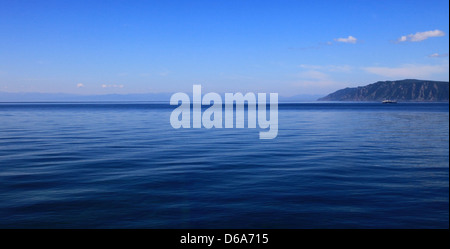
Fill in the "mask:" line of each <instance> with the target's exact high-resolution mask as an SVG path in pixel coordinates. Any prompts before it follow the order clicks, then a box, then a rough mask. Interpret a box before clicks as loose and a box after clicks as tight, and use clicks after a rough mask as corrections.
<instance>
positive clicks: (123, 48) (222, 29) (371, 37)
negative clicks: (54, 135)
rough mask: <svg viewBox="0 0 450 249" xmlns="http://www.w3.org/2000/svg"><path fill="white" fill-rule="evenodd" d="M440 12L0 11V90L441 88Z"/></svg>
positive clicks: (271, 5) (191, 7)
mask: <svg viewBox="0 0 450 249" xmlns="http://www.w3.org/2000/svg"><path fill="white" fill-rule="evenodd" d="M448 5H449V2H448V1H441V0H427V1H414V0H404V1H395V0H389V1H385V0H380V1H373V0H371V1H369V0H358V1H336V0H329V1H325V0H322V1H320V0H319V1H300V0H298V1H246V0H236V1H234V0H227V1H225V0H222V1H215V0H209V1H187V0H186V1H80V0H79V1H50V0H45V1H22V0H15V1H9V0H1V1H0V91H3V92H49V93H56V92H61V93H77V94H103V93H105V94H107V93H123V94H125V93H149V92H180V91H181V92H191V91H192V85H193V84H202V86H203V91H205V92H206V91H208V92H209V91H215V92H237V91H241V92H278V93H279V94H280V95H285V96H290V95H296V94H327V93H329V92H332V91H335V90H337V89H340V88H344V87H352V86H359V85H366V84H369V83H373V82H376V81H379V80H399V79H405V78H418V79H429V80H445V81H448V79H449V71H448V64H449V60H448V48H449V6H448Z"/></svg>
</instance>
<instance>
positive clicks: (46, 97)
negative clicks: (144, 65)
mask: <svg viewBox="0 0 450 249" xmlns="http://www.w3.org/2000/svg"><path fill="white" fill-rule="evenodd" d="M188 94H189V93H188ZM171 96H172V94H171V93H142V94H104V95H77V94H67V93H8V92H0V102H108V101H111V102H113V101H158V102H167V103H168V102H169V101H170V97H171ZM322 96H323V95H308V94H304V95H295V96H292V97H284V96H279V97H278V101H279V102H312V101H316V100H317V99H318V98H320V97H322ZM222 97H223V96H222Z"/></svg>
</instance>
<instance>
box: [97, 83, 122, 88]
mask: <svg viewBox="0 0 450 249" xmlns="http://www.w3.org/2000/svg"><path fill="white" fill-rule="evenodd" d="M123 87H124V85H115V84H114V85H107V84H102V88H123Z"/></svg>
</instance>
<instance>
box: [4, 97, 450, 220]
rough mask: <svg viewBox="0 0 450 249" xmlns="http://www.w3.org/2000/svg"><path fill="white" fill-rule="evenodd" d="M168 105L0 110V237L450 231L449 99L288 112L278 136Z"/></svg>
mask: <svg viewBox="0 0 450 249" xmlns="http://www.w3.org/2000/svg"><path fill="white" fill-rule="evenodd" d="M174 108H175V107H174V106H170V105H168V104H165V103H151V102H122V103H0V228H447V229H448V228H449V104H448V103H398V104H392V105H383V104H381V103H285V104H280V105H279V131H278V136H277V137H276V138H275V139H272V140H260V139H259V131H260V129H249V128H244V129H215V128H213V129H205V128H203V129H173V128H172V126H171V125H170V122H169V117H170V114H171V112H172V110H173V109H174Z"/></svg>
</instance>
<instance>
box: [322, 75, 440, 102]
mask: <svg viewBox="0 0 450 249" xmlns="http://www.w3.org/2000/svg"><path fill="white" fill-rule="evenodd" d="M448 96H449V83H448V82H445V81H430V80H411V79H407V80H397V81H379V82H376V83H373V84H370V85H367V86H360V87H355V88H345V89H341V90H338V91H336V92H334V93H331V94H329V95H327V96H325V97H323V98H320V99H318V100H319V101H383V100H385V99H390V100H396V101H417V102H448V100H449V97H448Z"/></svg>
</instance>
